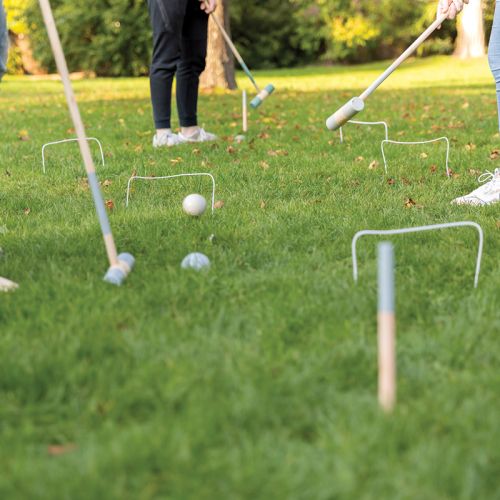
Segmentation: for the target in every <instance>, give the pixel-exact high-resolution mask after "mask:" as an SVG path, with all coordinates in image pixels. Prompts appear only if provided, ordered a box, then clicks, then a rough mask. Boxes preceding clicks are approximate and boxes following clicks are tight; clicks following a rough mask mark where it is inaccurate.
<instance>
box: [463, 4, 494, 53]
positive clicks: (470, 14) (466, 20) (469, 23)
mask: <svg viewBox="0 0 500 500" xmlns="http://www.w3.org/2000/svg"><path fill="white" fill-rule="evenodd" d="M485 53H486V50H485V35H484V25H483V7H482V5H481V0H470V3H469V5H465V7H464V11H463V13H462V14H461V16H460V18H459V20H458V37H457V44H456V47H455V56H457V57H460V58H461V59H466V58H468V57H482V56H484V54H485Z"/></svg>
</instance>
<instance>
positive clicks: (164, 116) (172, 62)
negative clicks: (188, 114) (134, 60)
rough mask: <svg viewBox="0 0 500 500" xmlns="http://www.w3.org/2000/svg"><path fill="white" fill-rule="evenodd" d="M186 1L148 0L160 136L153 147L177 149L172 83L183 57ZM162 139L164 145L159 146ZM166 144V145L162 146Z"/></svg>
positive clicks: (153, 94)
mask: <svg viewBox="0 0 500 500" xmlns="http://www.w3.org/2000/svg"><path fill="white" fill-rule="evenodd" d="M186 1H187V0H148V7H149V15H150V19H151V26H152V28H153V56H152V61H151V68H150V88H151V102H152V105H153V115H154V123H155V128H156V130H157V134H156V135H155V139H154V141H153V143H154V145H156V146H158V145H169V146H170V145H174V144H172V143H171V142H173V143H176V141H175V137H176V136H175V134H171V132H170V127H171V124H170V119H171V112H172V104H171V101H172V82H173V79H174V75H175V72H176V69H177V65H178V63H179V60H180V55H181V38H182V25H183V20H184V13H185V6H186ZM160 135H162V136H164V139H165V141H160V142H162V143H161V144H160V143H159V142H158V138H159V137H160ZM167 135H168V137H167ZM163 142H164V143H163Z"/></svg>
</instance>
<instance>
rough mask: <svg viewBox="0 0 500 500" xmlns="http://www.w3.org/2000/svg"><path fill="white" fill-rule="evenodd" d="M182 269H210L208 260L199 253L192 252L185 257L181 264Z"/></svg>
mask: <svg viewBox="0 0 500 500" xmlns="http://www.w3.org/2000/svg"><path fill="white" fill-rule="evenodd" d="M181 267H182V269H194V270H195V271H201V270H202V269H208V268H209V267H210V259H209V258H208V257H207V256H206V255H204V254H202V253H199V252H194V253H190V254H188V255H186V256H185V257H184V259H183V260H182V263H181Z"/></svg>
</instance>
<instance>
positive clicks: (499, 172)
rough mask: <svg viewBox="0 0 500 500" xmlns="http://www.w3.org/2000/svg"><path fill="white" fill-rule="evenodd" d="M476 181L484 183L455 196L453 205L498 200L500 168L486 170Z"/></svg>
mask: <svg viewBox="0 0 500 500" xmlns="http://www.w3.org/2000/svg"><path fill="white" fill-rule="evenodd" d="M478 182H483V183H486V184H484V185H483V186H481V187H479V188H477V189H476V190H475V191H472V193H470V194H467V195H465V196H461V197H459V198H455V199H454V200H453V201H452V203H454V204H455V205H477V206H482V205H493V203H498V202H500V168H497V169H496V170H495V172H494V173H491V172H488V171H486V172H485V173H484V174H483V175H481V176H480V177H479V178H478Z"/></svg>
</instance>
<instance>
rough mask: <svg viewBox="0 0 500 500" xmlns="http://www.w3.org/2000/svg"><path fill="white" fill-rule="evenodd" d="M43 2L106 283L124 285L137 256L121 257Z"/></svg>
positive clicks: (42, 2) (42, 4)
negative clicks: (105, 265) (97, 231)
mask: <svg viewBox="0 0 500 500" xmlns="http://www.w3.org/2000/svg"><path fill="white" fill-rule="evenodd" d="M39 3H40V8H41V10H42V14H43V20H44V22H45V26H46V28H47V33H48V35H49V39H50V44H51V46H52V52H53V53H54V59H55V61H56V64H57V69H58V70H59V74H60V75H61V80H62V82H63V85H64V92H65V94H66V101H67V103H68V108H69V112H70V115H71V119H72V121H73V126H74V127H75V131H76V136H77V139H78V145H79V146H80V153H81V155H82V158H83V163H84V164H85V170H86V171H87V177H88V180H89V186H90V190H91V192H92V197H93V198H94V205H95V208H96V212H97V217H98V218H99V223H100V225H101V231H102V235H103V238H104V244H105V246H106V253H107V255H108V260H109V265H110V267H109V269H108V272H107V273H106V275H105V276H104V280H105V281H107V282H108V283H111V284H113V285H121V284H122V282H123V281H124V279H125V278H126V277H127V275H128V274H129V273H130V271H131V270H132V267H133V265H134V262H135V260H134V257H133V256H132V255H130V254H128V253H124V254H120V255H118V254H117V251H116V246H115V242H114V239H113V234H112V232H111V226H110V224H109V219H108V214H107V213H106V207H105V206H104V201H103V198H102V194H101V189H100V187H99V181H98V180H97V175H96V172H95V165H94V161H93V160H92V154H91V153H90V147H89V143H88V140H87V137H86V133H85V127H84V126H83V121H82V117H81V115H80V110H79V109H78V104H77V102H76V98H75V94H74V92H73V87H72V86H71V81H70V78H69V71H68V65H67V63H66V57H65V56H64V52H63V49H62V45H61V40H60V38H59V34H58V32H57V28H56V23H55V21H54V15H53V14H52V9H51V7H50V2H49V0H39Z"/></svg>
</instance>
